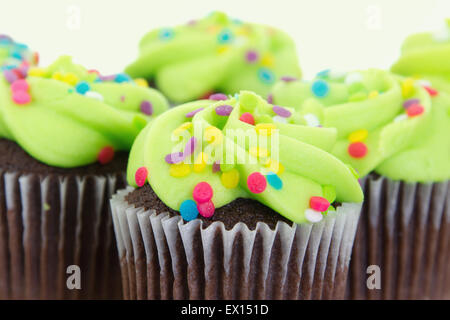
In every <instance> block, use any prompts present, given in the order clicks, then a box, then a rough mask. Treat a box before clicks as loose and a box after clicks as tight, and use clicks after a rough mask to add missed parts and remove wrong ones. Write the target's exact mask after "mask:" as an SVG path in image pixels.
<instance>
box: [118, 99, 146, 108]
mask: <svg viewBox="0 0 450 320" xmlns="http://www.w3.org/2000/svg"><path fill="white" fill-rule="evenodd" d="M120 101H122V102H124V101H125V96H121V97H120ZM141 108H142V105H141Z"/></svg>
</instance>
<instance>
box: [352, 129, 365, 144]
mask: <svg viewBox="0 0 450 320" xmlns="http://www.w3.org/2000/svg"><path fill="white" fill-rule="evenodd" d="M368 135H369V131H367V130H366V129H360V130H356V131H353V132H352V133H350V135H349V136H348V140H349V141H350V142H359V141H364V140H365V139H366V138H367V136H368Z"/></svg>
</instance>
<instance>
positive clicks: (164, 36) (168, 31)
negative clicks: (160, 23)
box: [159, 29, 175, 41]
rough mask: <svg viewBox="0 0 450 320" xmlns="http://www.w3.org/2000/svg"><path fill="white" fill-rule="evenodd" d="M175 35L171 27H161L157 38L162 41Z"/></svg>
mask: <svg viewBox="0 0 450 320" xmlns="http://www.w3.org/2000/svg"><path fill="white" fill-rule="evenodd" d="M174 36H175V32H174V31H173V30H172V29H162V30H161V31H160V32H159V39H160V40H162V41H166V40H170V39H172V38H173V37H174Z"/></svg>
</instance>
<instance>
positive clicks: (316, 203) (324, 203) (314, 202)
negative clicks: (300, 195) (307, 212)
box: [309, 197, 330, 212]
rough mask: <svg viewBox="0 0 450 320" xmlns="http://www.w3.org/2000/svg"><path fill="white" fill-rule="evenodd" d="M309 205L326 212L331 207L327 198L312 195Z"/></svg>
mask: <svg viewBox="0 0 450 320" xmlns="http://www.w3.org/2000/svg"><path fill="white" fill-rule="evenodd" d="M309 206H310V207H311V209H313V210H316V211H319V212H325V211H327V210H328V208H329V207H330V203H329V202H328V200H327V199H325V198H322V197H311V199H309Z"/></svg>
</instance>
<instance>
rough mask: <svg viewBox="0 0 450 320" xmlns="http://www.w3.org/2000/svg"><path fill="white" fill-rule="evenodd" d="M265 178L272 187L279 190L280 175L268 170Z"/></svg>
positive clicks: (281, 182) (280, 185)
mask: <svg viewBox="0 0 450 320" xmlns="http://www.w3.org/2000/svg"><path fill="white" fill-rule="evenodd" d="M266 179H267V182H268V183H269V184H270V185H271V186H272V188H274V189H276V190H280V189H281V188H283V181H281V179H280V177H279V176H278V175H277V174H276V173H274V172H272V171H271V172H269V173H268V174H267V175H266Z"/></svg>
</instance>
